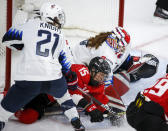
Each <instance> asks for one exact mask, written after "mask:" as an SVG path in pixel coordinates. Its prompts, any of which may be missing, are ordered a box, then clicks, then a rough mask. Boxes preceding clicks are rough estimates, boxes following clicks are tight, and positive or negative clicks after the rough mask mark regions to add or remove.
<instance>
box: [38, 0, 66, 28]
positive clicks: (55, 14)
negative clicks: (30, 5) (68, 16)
mask: <svg viewBox="0 0 168 131" xmlns="http://www.w3.org/2000/svg"><path fill="white" fill-rule="evenodd" d="M40 16H41V19H42V20H43V21H45V22H48V23H52V24H54V23H56V24H58V25H59V28H62V27H63V25H64V24H65V13H64V11H63V9H62V8H61V7H60V6H59V5H57V4H56V3H54V2H46V3H44V4H42V6H41V8H40Z"/></svg>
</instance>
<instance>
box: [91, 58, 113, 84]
mask: <svg viewBox="0 0 168 131" xmlns="http://www.w3.org/2000/svg"><path fill="white" fill-rule="evenodd" d="M89 71H90V74H91V78H90V85H92V86H98V85H99V84H101V83H102V82H103V81H104V80H105V79H106V77H107V76H108V74H109V73H110V72H111V68H110V65H109V63H108V62H107V61H106V60H105V59H103V58H101V57H95V58H93V59H92V60H91V61H90V63H89Z"/></svg>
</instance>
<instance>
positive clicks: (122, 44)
mask: <svg viewBox="0 0 168 131" xmlns="http://www.w3.org/2000/svg"><path fill="white" fill-rule="evenodd" d="M106 43H107V44H108V45H109V46H110V47H111V48H112V49H113V50H114V51H115V54H116V55H117V57H118V58H120V57H121V56H122V55H123V54H124V52H125V50H126V47H127V45H128V44H129V43H130V35H129V34H128V33H127V32H126V31H125V30H124V29H123V28H122V27H116V28H115V29H114V30H113V31H112V33H111V34H110V35H108V37H107V39H106Z"/></svg>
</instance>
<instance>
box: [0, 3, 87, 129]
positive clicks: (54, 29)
mask: <svg viewBox="0 0 168 131" xmlns="http://www.w3.org/2000/svg"><path fill="white" fill-rule="evenodd" d="M64 22H65V16H64V12H63V10H62V8H61V7H59V6H58V5H56V4H55V3H44V4H43V5H42V7H41V9H40V16H39V18H37V19H30V20H29V21H28V22H26V23H25V24H23V25H16V26H12V27H11V28H10V29H9V30H8V32H7V33H6V34H5V35H4V37H3V40H2V42H3V45H5V46H7V47H9V48H11V49H13V50H16V51H17V59H18V63H17V68H16V74H15V84H13V85H12V87H11V88H10V89H9V91H8V93H7V94H6V96H5V97H4V98H3V99H2V101H1V103H0V131H1V130H2V129H3V127H4V126H5V122H6V121H7V120H8V118H9V117H10V116H11V115H12V114H13V113H14V112H16V111H18V110H19V109H21V108H22V107H23V106H24V105H25V104H27V103H28V102H29V101H31V100H32V99H33V98H34V97H35V96H37V95H38V94H40V93H47V94H50V95H52V96H54V97H55V98H56V99H57V101H58V103H59V104H60V105H61V106H62V105H67V106H68V107H69V108H65V109H64V108H63V110H64V114H65V115H66V116H67V117H68V119H69V120H70V121H71V123H72V125H73V127H74V128H75V130H78V131H84V130H85V129H84V127H83V125H82V124H81V122H80V119H79V115H78V112H77V110H76V107H75V104H74V103H73V101H72V99H71V97H70V94H69V93H68V91H67V83H66V79H65V78H64V76H65V77H66V78H67V82H68V83H71V84H75V83H77V79H74V77H73V76H75V75H74V73H72V71H71V70H70V67H71V58H70V57H69V56H68V53H69V52H68V51H66V42H65V39H64V36H63V35H62V33H61V30H60V29H61V27H62V26H63V25H64ZM62 69H63V74H62ZM75 78H77V77H75ZM62 107H64V106H62Z"/></svg>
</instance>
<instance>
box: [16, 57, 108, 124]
mask: <svg viewBox="0 0 168 131" xmlns="http://www.w3.org/2000/svg"><path fill="white" fill-rule="evenodd" d="M71 70H72V71H73V72H76V74H77V77H78V86H79V88H81V89H82V90H83V91H85V92H86V93H88V94H90V95H91V96H92V97H94V98H96V99H97V100H99V101H100V102H101V103H103V104H104V105H107V104H108V101H109V100H108V98H107V97H106V95H105V94H104V79H106V77H107V76H108V74H109V73H110V72H111V70H110V65H109V64H108V62H107V61H106V60H105V59H104V58H101V57H95V58H93V59H92V60H91V61H90V63H89V65H88V67H87V66H85V65H82V64H73V65H72V66H71ZM68 89H69V92H70V94H71V96H72V99H73V101H74V102H75V104H76V105H77V107H80V108H82V109H84V110H85V112H86V114H88V115H89V116H90V121H91V122H101V121H103V119H104V117H103V114H104V113H106V114H107V113H108V111H106V109H105V108H102V107H101V106H100V105H99V104H97V103H95V102H93V103H92V102H91V99H90V98H88V97H87V96H86V95H85V94H83V93H82V92H81V91H80V90H78V89H77V87H76V86H74V85H69V86H68ZM53 101H54V99H53V98H51V97H49V96H48V95H46V94H40V95H38V96H37V97H36V98H35V99H33V100H32V101H31V102H30V103H28V104H27V105H26V106H25V107H24V110H20V111H18V112H16V113H15V116H16V117H17V118H18V119H19V121H20V122H22V123H25V124H31V123H33V122H35V121H36V120H37V119H40V118H41V117H42V116H43V115H44V112H45V109H46V108H47V107H48V105H50V103H51V102H53Z"/></svg>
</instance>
